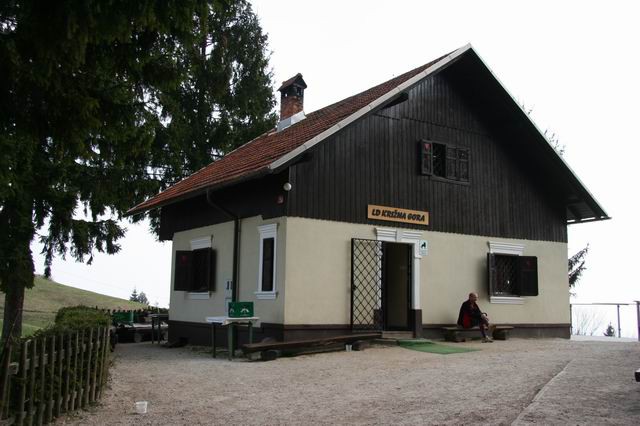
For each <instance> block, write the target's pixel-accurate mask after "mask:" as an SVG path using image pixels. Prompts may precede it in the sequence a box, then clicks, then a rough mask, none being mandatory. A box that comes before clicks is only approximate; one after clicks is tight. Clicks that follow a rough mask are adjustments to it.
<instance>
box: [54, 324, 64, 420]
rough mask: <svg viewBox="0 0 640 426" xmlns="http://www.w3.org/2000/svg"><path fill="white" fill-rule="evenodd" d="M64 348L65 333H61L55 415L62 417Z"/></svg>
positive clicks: (59, 337)
mask: <svg viewBox="0 0 640 426" xmlns="http://www.w3.org/2000/svg"><path fill="white" fill-rule="evenodd" d="M63 350H64V334H60V335H59V336H58V368H57V370H58V388H57V389H56V406H55V411H54V413H55V416H56V417H60V413H61V412H62V410H61V406H62V379H63V374H62V361H63V359H62V352H63Z"/></svg>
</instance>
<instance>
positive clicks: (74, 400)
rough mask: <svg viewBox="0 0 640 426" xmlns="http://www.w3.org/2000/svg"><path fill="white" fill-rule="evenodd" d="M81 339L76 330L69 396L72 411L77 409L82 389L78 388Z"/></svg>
mask: <svg viewBox="0 0 640 426" xmlns="http://www.w3.org/2000/svg"><path fill="white" fill-rule="evenodd" d="M79 340H80V333H79V332H78V331H76V332H75V333H74V345H73V382H72V383H73V386H72V388H71V395H70V396H69V399H70V401H69V409H70V410H71V411H75V409H76V404H77V401H78V395H79V394H80V391H79V390H78V389H79V388H78V347H79V346H80V344H79Z"/></svg>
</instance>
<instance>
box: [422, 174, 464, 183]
mask: <svg viewBox="0 0 640 426" xmlns="http://www.w3.org/2000/svg"><path fill="white" fill-rule="evenodd" d="M423 176H429V179H431V180H433V181H435V182H446V183H453V184H454V185H464V186H469V185H470V184H471V183H470V181H468V180H458V179H449V178H446V177H442V176H436V175H423Z"/></svg>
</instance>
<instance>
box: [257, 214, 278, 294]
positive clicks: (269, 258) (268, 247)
mask: <svg viewBox="0 0 640 426" xmlns="http://www.w3.org/2000/svg"><path fill="white" fill-rule="evenodd" d="M258 233H259V234H260V255H259V257H258V291H256V293H255V294H256V298H257V299H275V298H276V295H277V292H276V277H277V274H276V265H277V262H276V260H277V259H276V253H277V251H278V250H277V248H278V224H277V223H270V224H268V225H262V226H258Z"/></svg>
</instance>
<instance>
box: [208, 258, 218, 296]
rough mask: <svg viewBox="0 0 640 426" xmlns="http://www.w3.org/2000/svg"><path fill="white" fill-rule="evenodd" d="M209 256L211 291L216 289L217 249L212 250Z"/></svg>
mask: <svg viewBox="0 0 640 426" xmlns="http://www.w3.org/2000/svg"><path fill="white" fill-rule="evenodd" d="M210 253H211V255H210V258H209V283H208V284H209V291H216V251H215V250H213V249H211V250H210Z"/></svg>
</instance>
